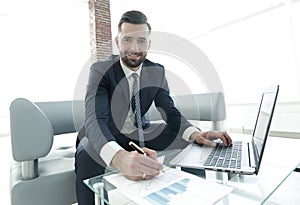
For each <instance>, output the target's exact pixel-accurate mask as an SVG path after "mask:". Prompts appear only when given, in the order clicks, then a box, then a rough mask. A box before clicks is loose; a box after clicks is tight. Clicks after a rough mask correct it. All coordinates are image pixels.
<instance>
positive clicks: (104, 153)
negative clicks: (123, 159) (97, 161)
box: [100, 141, 123, 166]
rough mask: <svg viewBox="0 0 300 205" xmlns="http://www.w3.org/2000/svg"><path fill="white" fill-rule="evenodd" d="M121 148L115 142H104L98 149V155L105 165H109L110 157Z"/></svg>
mask: <svg viewBox="0 0 300 205" xmlns="http://www.w3.org/2000/svg"><path fill="white" fill-rule="evenodd" d="M121 149H123V148H122V147H121V146H120V145H119V144H118V143H117V142H115V141H110V142H108V143H106V144H105V145H104V146H103V147H102V149H101V150H100V157H101V158H102V159H103V161H104V162H105V163H106V165H107V166H110V163H111V160H112V158H113V157H114V156H115V154H116V153H117V152H118V151H119V150H121Z"/></svg>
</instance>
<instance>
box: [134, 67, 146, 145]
mask: <svg viewBox="0 0 300 205" xmlns="http://www.w3.org/2000/svg"><path fill="white" fill-rule="evenodd" d="M132 77H133V79H134V81H133V86H132V91H133V92H132V97H133V103H134V105H135V106H134V107H135V109H134V114H135V120H136V126H137V128H138V136H139V143H140V147H141V148H143V147H145V142H144V133H143V127H142V116H141V104H140V96H139V76H138V74H136V73H133V74H132Z"/></svg>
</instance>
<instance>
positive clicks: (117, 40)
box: [115, 36, 120, 48]
mask: <svg viewBox="0 0 300 205" xmlns="http://www.w3.org/2000/svg"><path fill="white" fill-rule="evenodd" d="M115 42H116V45H117V47H118V48H119V47H120V46H119V38H118V36H116V37H115Z"/></svg>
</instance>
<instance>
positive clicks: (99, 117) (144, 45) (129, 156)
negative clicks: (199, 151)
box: [75, 11, 231, 205]
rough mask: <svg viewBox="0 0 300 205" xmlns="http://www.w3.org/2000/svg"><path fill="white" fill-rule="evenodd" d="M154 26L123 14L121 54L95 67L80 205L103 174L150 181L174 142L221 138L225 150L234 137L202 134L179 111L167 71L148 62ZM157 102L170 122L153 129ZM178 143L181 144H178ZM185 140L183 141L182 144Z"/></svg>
mask: <svg viewBox="0 0 300 205" xmlns="http://www.w3.org/2000/svg"><path fill="white" fill-rule="evenodd" d="M150 32H151V26H150V24H149V23H148V22H147V17H146V16H145V15H144V14H143V13H141V12H139V11H129V12H126V13H124V14H123V15H122V18H121V20H120V22H119V25H118V36H117V37H116V39H115V41H116V44H117V46H118V49H119V52H120V55H119V56H111V58H110V59H108V60H106V61H102V62H97V63H95V64H93V65H92V67H91V70H90V75H89V81H88V85H87V93H86V99H85V109H86V113H85V114H86V120H85V124H84V126H83V127H82V129H81V130H80V131H79V134H78V139H80V142H79V144H78V147H77V151H76V156H75V157H76V161H75V172H76V176H77V179H76V190H77V199H78V203H79V204H80V205H81V204H93V203H94V194H93V193H92V192H91V191H90V190H89V189H88V188H87V187H86V186H85V185H84V184H83V182H82V181H83V180H84V179H86V178H89V177H93V176H96V175H99V174H103V173H104V170H105V168H107V167H114V168H117V169H119V170H120V171H121V172H122V173H123V174H124V176H126V177H127V178H128V179H131V180H147V179H151V178H153V177H155V176H156V175H158V174H159V172H160V170H161V169H162V165H161V164H160V163H159V162H158V161H157V159H156V151H157V150H165V149H168V148H170V147H174V146H180V145H178V144H176V143H175V144H174V142H175V141H176V142H192V141H195V142H197V143H199V144H207V145H211V146H214V145H215V142H213V141H212V139H216V138H220V139H221V140H222V141H223V143H224V144H225V145H229V144H231V138H230V137H229V136H228V135H227V134H226V133H225V132H221V133H219V132H214V131H209V132H201V130H200V129H198V128H196V127H194V126H192V125H191V124H190V123H189V122H188V121H187V120H186V119H185V118H184V116H182V115H181V114H180V112H179V111H178V110H177V109H176V107H175V106H174V102H173V100H172V98H171V97H170V94H169V88H168V83H167V80H166V77H165V70H164V67H163V66H162V65H160V64H158V63H153V62H151V61H149V60H148V59H146V55H147V51H148V49H149V46H150ZM133 73H134V74H137V76H138V78H139V98H140V101H139V104H140V106H139V107H140V115H141V117H142V119H141V127H142V134H143V138H144V139H143V143H144V145H145V146H144V147H143V150H144V152H145V153H146V154H147V156H144V155H141V154H138V153H137V152H136V151H134V150H133V149H132V148H131V147H130V146H129V145H128V143H129V142H130V141H133V142H135V143H136V144H139V143H141V142H140V141H141V138H140V136H139V126H138V123H137V122H136V118H137V117H136V113H135V111H136V110H137V108H136V106H138V105H135V104H134V103H133V100H132V96H133V92H134V91H132V89H133V87H134V77H133ZM152 103H154V104H155V106H156V108H157V109H158V110H159V111H160V113H161V115H162V118H163V119H164V121H165V123H159V124H151V123H150V122H149V121H147V120H146V119H145V118H144V115H145V113H146V112H147V111H148V109H149V108H150V106H151V105H152ZM178 138H179V140H178ZM180 140H182V141H180Z"/></svg>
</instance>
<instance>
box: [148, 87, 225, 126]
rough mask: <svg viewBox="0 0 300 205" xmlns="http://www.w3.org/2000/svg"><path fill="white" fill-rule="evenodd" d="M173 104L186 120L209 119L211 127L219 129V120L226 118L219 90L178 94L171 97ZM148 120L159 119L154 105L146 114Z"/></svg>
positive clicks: (223, 101) (222, 98)
mask: <svg viewBox="0 0 300 205" xmlns="http://www.w3.org/2000/svg"><path fill="white" fill-rule="evenodd" d="M172 98H173V100H174V103H175V106H176V107H177V108H178V109H179V110H180V112H181V114H182V115H183V116H185V117H186V118H187V119H188V120H198V121H211V122H212V129H214V130H219V129H220V126H219V122H222V121H224V120H225V119H226V105H225V99H224V95H223V93H221V92H215V93H204V94H193V95H180V96H173V97H172ZM146 118H147V119H149V120H161V119H162V118H161V115H160V113H159V112H158V110H157V109H156V107H155V106H154V105H152V106H151V108H150V110H149V111H148V113H147V114H146Z"/></svg>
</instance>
